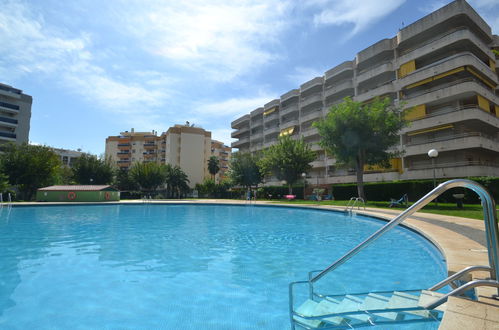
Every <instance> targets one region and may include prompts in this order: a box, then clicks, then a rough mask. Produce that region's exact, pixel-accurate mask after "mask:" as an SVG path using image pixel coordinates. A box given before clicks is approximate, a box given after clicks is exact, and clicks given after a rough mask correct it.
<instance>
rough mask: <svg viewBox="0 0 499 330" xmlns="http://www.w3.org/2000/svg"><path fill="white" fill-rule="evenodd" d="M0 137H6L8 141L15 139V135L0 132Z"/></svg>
mask: <svg viewBox="0 0 499 330" xmlns="http://www.w3.org/2000/svg"><path fill="white" fill-rule="evenodd" d="M0 136H1V137H6V138H10V139H15V138H16V134H14V133H7V132H0Z"/></svg>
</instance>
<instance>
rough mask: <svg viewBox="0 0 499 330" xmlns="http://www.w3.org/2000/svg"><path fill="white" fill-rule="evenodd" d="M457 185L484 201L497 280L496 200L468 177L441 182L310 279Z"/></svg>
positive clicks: (492, 275)
mask: <svg viewBox="0 0 499 330" xmlns="http://www.w3.org/2000/svg"><path fill="white" fill-rule="evenodd" d="M456 187H465V188H468V189H471V190H473V191H474V192H475V193H477V194H478V196H479V197H480V199H481V201H482V207H483V215H484V222H485V233H486V236H487V250H488V255H489V264H490V268H491V270H490V275H491V278H492V279H494V280H497V275H498V274H499V263H498V260H499V248H498V241H499V230H498V227H497V215H496V208H495V202H494V200H493V199H492V197H491V196H490V194H489V192H488V191H487V190H486V189H485V188H484V187H483V186H482V185H480V184H478V183H476V182H474V181H471V180H467V179H455V180H449V181H446V182H444V183H441V184H440V185H438V186H437V187H436V188H434V189H433V190H432V191H430V192H429V193H427V194H426V195H425V196H423V197H422V198H421V199H419V200H418V201H417V202H416V203H414V204H413V205H412V206H411V207H409V208H408V209H406V210H405V211H404V212H402V213H400V214H399V215H398V216H397V217H395V218H394V219H392V220H391V221H390V222H388V223H387V224H386V225H384V226H383V227H381V228H380V229H379V230H377V231H376V232H375V233H374V234H372V235H371V236H369V237H368V238H367V239H365V240H364V241H363V242H362V243H360V244H358V245H357V246H356V247H354V248H353V249H351V250H350V251H349V252H347V253H346V254H345V255H343V256H342V257H341V258H339V259H338V260H336V261H335V262H333V263H332V264H331V265H329V266H328V267H327V268H326V269H324V270H323V271H322V272H320V273H319V274H317V275H316V276H314V277H313V278H312V279H310V282H311V283H314V282H316V281H317V280H319V279H320V278H322V277H323V276H324V275H326V274H327V273H329V272H330V271H332V270H334V269H336V268H337V267H339V266H340V265H342V264H343V263H345V262H346V261H347V260H349V259H350V258H351V257H353V256H354V255H356V254H357V253H358V252H359V251H361V250H362V249H364V248H365V247H367V246H368V245H369V244H371V243H373V242H374V241H375V240H377V239H378V238H379V237H381V236H382V235H383V234H384V233H386V232H387V231H389V230H390V229H392V228H393V227H395V226H397V225H398V224H399V223H401V222H403V221H404V220H405V219H406V218H407V217H409V216H411V215H412V214H414V213H415V212H417V211H419V210H420V209H422V208H423V207H424V206H425V205H427V204H428V203H430V202H431V201H432V200H434V199H435V198H436V197H438V196H440V195H441V194H442V193H444V192H445V191H447V190H449V189H451V188H456Z"/></svg>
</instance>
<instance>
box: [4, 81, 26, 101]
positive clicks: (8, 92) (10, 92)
mask: <svg viewBox="0 0 499 330" xmlns="http://www.w3.org/2000/svg"><path fill="white" fill-rule="evenodd" d="M21 94H22V91H21V90H20V89H17V88H13V87H10V86H6V85H2V84H0V95H4V96H8V97H11V98H15V99H20V98H21Z"/></svg>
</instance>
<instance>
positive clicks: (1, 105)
mask: <svg viewBox="0 0 499 330" xmlns="http://www.w3.org/2000/svg"><path fill="white" fill-rule="evenodd" d="M19 109H20V107H19V106H18V105H15V104H10V103H6V102H0V110H2V111H7V112H10V113H16V114H17V113H19Z"/></svg>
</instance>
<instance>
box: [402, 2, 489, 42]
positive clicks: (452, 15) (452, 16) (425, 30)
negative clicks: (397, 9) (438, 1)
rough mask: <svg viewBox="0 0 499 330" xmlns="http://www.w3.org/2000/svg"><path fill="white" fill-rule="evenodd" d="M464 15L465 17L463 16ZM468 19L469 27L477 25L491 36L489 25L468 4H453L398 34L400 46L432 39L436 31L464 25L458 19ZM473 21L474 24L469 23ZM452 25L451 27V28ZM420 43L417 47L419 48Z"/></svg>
mask: <svg viewBox="0 0 499 330" xmlns="http://www.w3.org/2000/svg"><path fill="white" fill-rule="evenodd" d="M463 14H464V15H463ZM462 17H466V19H467V21H468V22H467V23H468V25H471V24H476V26H477V27H478V28H479V29H480V30H482V31H484V32H485V33H486V34H488V35H489V36H490V34H491V30H490V27H489V26H488V25H487V23H486V22H485V21H484V20H483V19H482V18H481V17H480V16H479V15H478V14H477V13H476V12H475V10H474V9H473V8H472V7H471V6H470V5H468V4H467V3H466V2H464V3H463V2H461V1H457V2H451V3H450V4H448V5H447V6H445V7H443V8H441V9H439V10H437V11H435V12H433V13H431V14H429V15H427V16H425V17H423V18H422V19H419V20H417V21H416V22H415V23H412V24H410V25H408V26H406V27H405V28H403V29H401V30H400V31H399V32H398V35H397V39H398V43H399V45H400V44H402V43H404V44H406V43H409V42H410V39H413V40H415V39H418V40H424V39H427V38H431V37H432V35H431V34H432V33H433V35H434V34H435V31H436V30H439V31H442V30H443V29H444V27H443V26H442V24H446V27H447V28H448V29H449V28H453V27H454V26H452V25H458V26H459V25H463V22H462V20H461V21H457V19H458V18H462ZM469 20H471V21H472V22H469ZM444 22H445V23H444ZM449 24H451V26H449ZM482 33H483V32H482ZM489 38H490V37H489ZM419 45H420V43H418V44H417V45H416V46H419Z"/></svg>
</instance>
